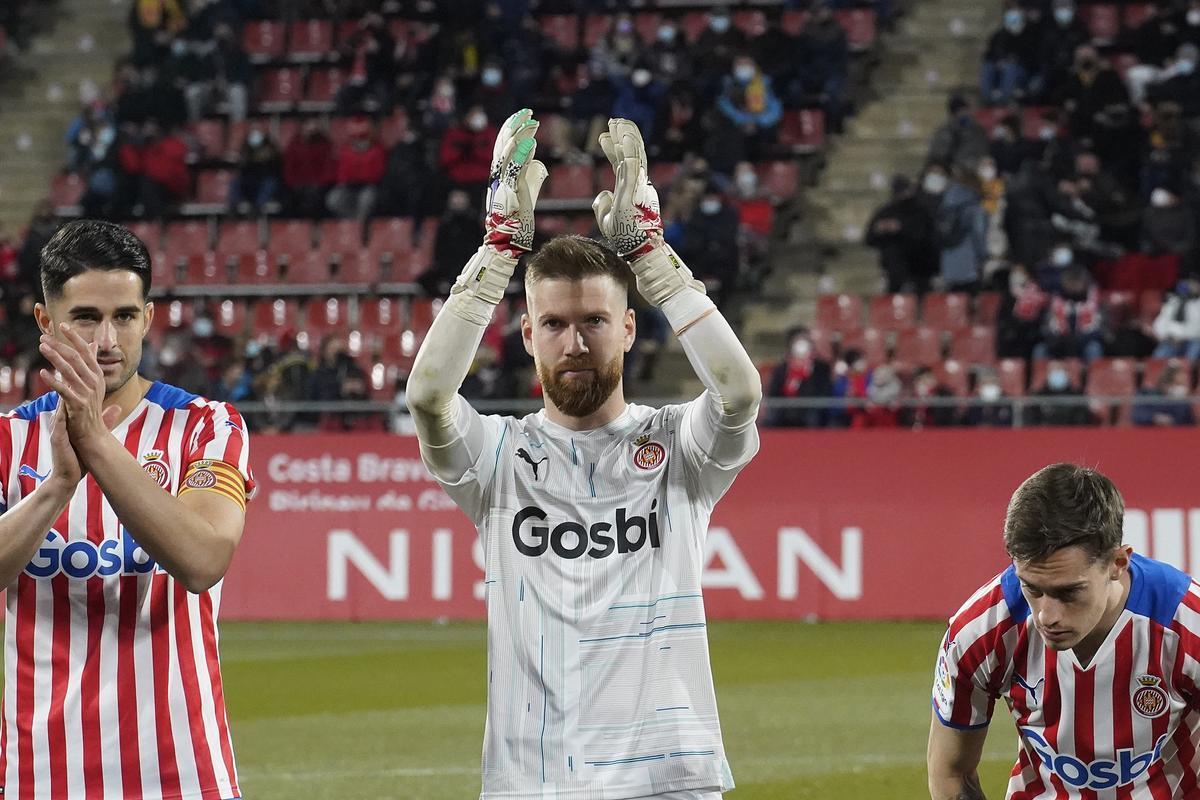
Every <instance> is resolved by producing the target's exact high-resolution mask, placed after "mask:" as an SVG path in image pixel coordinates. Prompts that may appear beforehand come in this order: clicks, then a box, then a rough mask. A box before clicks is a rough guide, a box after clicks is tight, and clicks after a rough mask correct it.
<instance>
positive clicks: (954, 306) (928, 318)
mask: <svg viewBox="0 0 1200 800" xmlns="http://www.w3.org/2000/svg"><path fill="white" fill-rule="evenodd" d="M921 324H922V325H928V326H929V327H931V328H937V329H938V330H943V331H961V330H965V329H966V328H967V327H968V326H970V324H971V298H970V296H968V295H966V294H963V293H962V292H949V293H945V292H931V293H929V294H927V295H925V300H924V302H923V303H922V304H921Z"/></svg>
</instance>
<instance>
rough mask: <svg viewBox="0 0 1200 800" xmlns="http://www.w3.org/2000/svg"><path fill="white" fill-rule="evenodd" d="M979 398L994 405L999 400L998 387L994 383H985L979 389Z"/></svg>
mask: <svg viewBox="0 0 1200 800" xmlns="http://www.w3.org/2000/svg"><path fill="white" fill-rule="evenodd" d="M979 397H980V399H981V400H983V401H985V402H988V403H994V402H996V401H997V400H999V399H1000V386H999V384H995V383H985V384H984V385H983V386H980V387H979Z"/></svg>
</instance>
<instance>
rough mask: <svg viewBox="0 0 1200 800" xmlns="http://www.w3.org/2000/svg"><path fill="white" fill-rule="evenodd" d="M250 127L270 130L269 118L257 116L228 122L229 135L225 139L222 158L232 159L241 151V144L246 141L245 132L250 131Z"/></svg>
mask: <svg viewBox="0 0 1200 800" xmlns="http://www.w3.org/2000/svg"><path fill="white" fill-rule="evenodd" d="M251 128H258V129H259V130H263V131H270V129H271V127H270V118H269V117H259V118H256V119H248V120H243V121H241V122H230V123H229V135H228V136H227V137H226V139H225V152H224V154H223V156H222V157H223V158H225V159H228V160H231V161H232V160H234V159H236V158H237V157H238V154H239V153H241V152H242V145H243V144H245V143H246V134H247V133H249V132H250V129H251Z"/></svg>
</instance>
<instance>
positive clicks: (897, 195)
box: [866, 175, 938, 294]
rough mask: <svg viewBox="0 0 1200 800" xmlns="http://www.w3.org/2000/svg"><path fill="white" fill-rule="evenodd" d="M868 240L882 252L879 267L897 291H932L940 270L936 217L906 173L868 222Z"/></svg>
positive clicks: (889, 284) (893, 185)
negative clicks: (936, 247)
mask: <svg viewBox="0 0 1200 800" xmlns="http://www.w3.org/2000/svg"><path fill="white" fill-rule="evenodd" d="M866 242H867V244H868V245H869V246H870V247H874V248H875V249H876V250H878V251H879V266H880V267H882V268H883V273H884V275H885V276H886V277H887V290H888V291H889V292H891V293H893V294H895V293H897V292H905V291H909V290H910V289H911V290H913V291H916V293H917V294H924V293H925V292H927V291H929V282H930V280H932V279H933V275H934V273H935V272H936V271H937V268H938V262H937V259H936V258H934V255H933V254H934V252H935V250H934V240H933V218H932V217H931V216H930V214H929V209H928V208H927V207H926V206H925V204H923V203H922V202H921V201H920V200H919V199H918V198H917V192H916V186H915V185H914V184H913V182H912V181H911V180H909V179H908V178H907V177H905V176H904V175H897V176H896V177H894V178H893V179H892V199H891V200H889V201H888V202H887V203H886V204H885V205H884V206H882V207H881V208H880V209H879V210H878V211H876V212H875V215H874V216H873V217H871V221H870V222H869V223H868V224H867V234H866Z"/></svg>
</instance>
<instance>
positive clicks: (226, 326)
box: [213, 298, 249, 337]
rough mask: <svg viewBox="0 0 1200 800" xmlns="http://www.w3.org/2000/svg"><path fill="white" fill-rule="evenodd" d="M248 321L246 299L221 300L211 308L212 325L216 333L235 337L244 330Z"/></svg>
mask: <svg viewBox="0 0 1200 800" xmlns="http://www.w3.org/2000/svg"><path fill="white" fill-rule="evenodd" d="M248 322H249V313H248V311H247V301H246V300H245V299H242V298H233V299H229V300H222V301H221V302H220V303H218V304H217V307H216V308H215V309H214V310H213V326H214V327H215V328H216V330H217V332H218V333H223V334H225V335H226V336H230V337H236V336H238V335H239V334H241V333H242V332H244V331H245V330H246V326H247V323H248Z"/></svg>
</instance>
